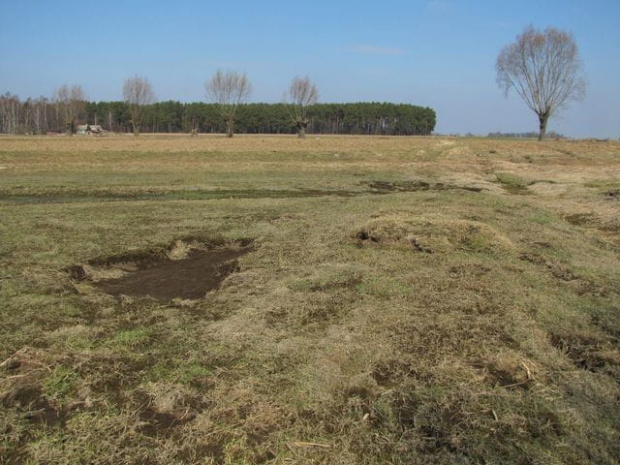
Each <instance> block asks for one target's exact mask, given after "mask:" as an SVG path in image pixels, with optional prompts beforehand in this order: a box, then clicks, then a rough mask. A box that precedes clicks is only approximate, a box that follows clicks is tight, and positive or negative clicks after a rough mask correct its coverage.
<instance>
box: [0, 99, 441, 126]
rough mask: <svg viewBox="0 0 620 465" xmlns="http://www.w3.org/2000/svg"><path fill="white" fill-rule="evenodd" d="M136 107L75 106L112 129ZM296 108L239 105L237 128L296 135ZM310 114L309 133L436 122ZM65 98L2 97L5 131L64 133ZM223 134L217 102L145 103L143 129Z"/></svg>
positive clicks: (322, 108) (423, 111) (358, 107)
mask: <svg viewBox="0 0 620 465" xmlns="http://www.w3.org/2000/svg"><path fill="white" fill-rule="evenodd" d="M130 110H131V108H130V106H129V105H128V104H127V103H125V102H83V105H79V106H77V107H76V110H75V111H76V115H75V122H76V125H77V124H91V125H94V124H96V125H101V127H102V128H103V129H105V130H108V131H113V132H131V131H133V130H134V128H133V127H132V116H131V111H130ZM295 116H296V115H295V109H294V108H293V106H292V105H290V104H286V103H250V104H242V105H239V107H238V108H237V113H236V116H235V132H238V133H245V134H294V133H296V132H297V129H298V128H297V125H296V120H295ZM305 118H306V119H307V121H308V125H307V128H306V131H307V132H308V133H309V134H367V135H373V134H377V135H403V136H404V135H428V134H431V133H432V132H433V130H434V129H435V124H436V116H435V111H434V110H433V109H431V108H425V107H419V106H415V105H408V104H393V103H374V102H373V103H320V104H314V105H309V106H308V107H307V109H306V115H305ZM66 130H67V118H66V115H64V114H63V106H62V102H58V101H57V100H55V99H54V100H50V99H47V98H45V97H40V98H38V99H30V98H29V99H27V100H25V101H21V100H20V99H19V98H18V97H17V96H16V95H12V94H9V93H6V94H4V95H0V133H4V134H46V133H48V132H59V133H60V132H65V131H66ZM192 131H195V132H199V133H223V132H226V121H225V120H224V119H223V118H222V114H221V112H220V111H219V110H218V108H217V106H216V105H215V104H211V103H181V102H176V101H166V102H158V103H153V104H150V105H144V108H143V113H142V115H141V120H140V132H145V133H148V132H164V133H190V132H192Z"/></svg>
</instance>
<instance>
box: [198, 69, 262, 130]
mask: <svg viewBox="0 0 620 465" xmlns="http://www.w3.org/2000/svg"><path fill="white" fill-rule="evenodd" d="M205 90H206V91H207V97H208V98H209V99H210V100H211V101H212V102H213V103H215V104H216V105H217V106H218V108H219V110H220V113H221V115H222V117H223V118H224V119H225V120H226V135H227V136H228V137H232V136H233V134H234V125H235V112H236V111H237V107H238V106H239V105H240V104H241V103H245V102H246V101H247V99H248V97H249V95H250V92H251V90H252V86H251V84H250V81H249V80H248V77H247V76H246V75H245V73H244V74H238V73H237V72H235V71H227V72H225V73H224V72H223V71H222V70H219V69H218V70H217V72H216V73H215V75H214V76H213V77H212V78H211V80H210V81H207V82H206V83H205Z"/></svg>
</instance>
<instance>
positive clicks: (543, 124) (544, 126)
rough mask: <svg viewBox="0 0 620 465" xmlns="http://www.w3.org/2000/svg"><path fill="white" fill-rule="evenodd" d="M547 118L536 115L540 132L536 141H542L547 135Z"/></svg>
mask: <svg viewBox="0 0 620 465" xmlns="http://www.w3.org/2000/svg"><path fill="white" fill-rule="evenodd" d="M548 119H549V116H547V115H538V120H539V121H540V126H539V129H540V132H539V133H538V140H539V141H540V140H544V139H545V136H546V135H547V120H548Z"/></svg>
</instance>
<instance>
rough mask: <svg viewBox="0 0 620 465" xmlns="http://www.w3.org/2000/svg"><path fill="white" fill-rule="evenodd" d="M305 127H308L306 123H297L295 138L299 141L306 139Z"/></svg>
mask: <svg viewBox="0 0 620 465" xmlns="http://www.w3.org/2000/svg"><path fill="white" fill-rule="evenodd" d="M306 127H308V123H307V122H306V121H297V137H298V138H299V139H305V138H306Z"/></svg>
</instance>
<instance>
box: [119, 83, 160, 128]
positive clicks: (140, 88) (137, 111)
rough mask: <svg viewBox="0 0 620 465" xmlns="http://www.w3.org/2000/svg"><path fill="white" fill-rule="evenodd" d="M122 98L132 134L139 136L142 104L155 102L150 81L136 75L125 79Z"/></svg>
mask: <svg viewBox="0 0 620 465" xmlns="http://www.w3.org/2000/svg"><path fill="white" fill-rule="evenodd" d="M123 100H124V101H125V103H126V104H127V105H128V106H129V113H130V114H131V125H132V127H133V134H134V136H139V135H140V124H142V115H143V114H144V106H145V105H150V104H151V103H153V102H155V94H154V93H153V87H152V86H151V83H150V81H149V80H148V79H147V78H145V77H142V76H138V75H136V76H134V77H132V78H128V79H125V83H124V84H123Z"/></svg>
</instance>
